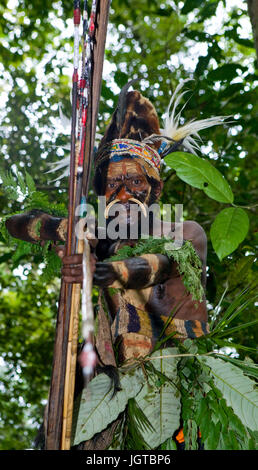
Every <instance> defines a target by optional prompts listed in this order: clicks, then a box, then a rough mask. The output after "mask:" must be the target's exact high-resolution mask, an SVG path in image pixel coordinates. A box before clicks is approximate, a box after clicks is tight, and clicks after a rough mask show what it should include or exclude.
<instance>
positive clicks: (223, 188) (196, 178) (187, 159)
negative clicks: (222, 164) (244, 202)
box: [164, 152, 234, 204]
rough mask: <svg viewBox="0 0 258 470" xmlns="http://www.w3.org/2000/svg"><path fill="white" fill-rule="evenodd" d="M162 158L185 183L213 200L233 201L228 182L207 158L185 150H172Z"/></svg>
mask: <svg viewBox="0 0 258 470" xmlns="http://www.w3.org/2000/svg"><path fill="white" fill-rule="evenodd" d="M164 160H165V162H166V164H167V165H168V166H169V167H171V168H173V169H174V170H176V173H177V176H178V177H179V178H180V179H181V180H183V181H185V183H188V184H190V185H191V186H193V187H194V188H198V189H202V190H203V191H204V193H205V194H207V196H209V197H210V198H212V199H215V201H219V202H227V203H230V204H232V203H233V200H234V196H233V193H232V190H231V188H230V186H229V184H228V182H227V181H226V180H225V178H224V176H223V175H222V174H221V173H220V172H219V171H218V170H217V169H216V168H214V167H213V166H212V165H211V163H210V162H209V161H208V160H203V159H202V158H200V157H197V156H196V155H193V154H191V153H186V152H173V153H172V154H170V155H168V156H167V157H165V158H164Z"/></svg>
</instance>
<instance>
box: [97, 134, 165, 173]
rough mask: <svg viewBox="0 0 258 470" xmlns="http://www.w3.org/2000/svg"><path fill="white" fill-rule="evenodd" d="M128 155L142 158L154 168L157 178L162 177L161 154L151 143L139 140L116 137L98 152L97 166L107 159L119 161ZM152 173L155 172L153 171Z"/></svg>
mask: <svg viewBox="0 0 258 470" xmlns="http://www.w3.org/2000/svg"><path fill="white" fill-rule="evenodd" d="M126 156H129V158H130V157H131V158H140V159H142V160H143V161H144V162H145V163H147V165H149V167H151V168H152V169H153V170H154V172H155V173H156V178H158V179H160V175H159V172H160V162H161V158H160V155H159V154H158V152H157V151H156V150H154V149H153V148H152V147H150V146H149V145H147V144H145V143H143V142H139V141H137V140H131V139H114V140H112V141H111V142H108V143H107V144H105V145H104V146H103V147H101V148H100V149H99V151H98V152H97V155H96V158H95V167H98V166H99V165H101V163H103V162H104V161H105V160H109V161H111V162H112V161H113V162H114V161H116V162H117V161H119V160H121V159H122V158H123V157H126ZM144 167H145V168H146V165H144ZM151 168H150V170H151ZM147 171H148V170H147ZM151 173H153V171H152V172H151Z"/></svg>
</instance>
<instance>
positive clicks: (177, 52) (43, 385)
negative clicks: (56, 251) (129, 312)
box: [0, 0, 257, 449]
mask: <svg viewBox="0 0 258 470" xmlns="http://www.w3.org/2000/svg"><path fill="white" fill-rule="evenodd" d="M72 10H73V4H72V2H68V1H67V0H65V1H62V2H60V1H56V2H50V1H49V0H47V1H45V2H44V3H43V4H42V3H37V2H34V3H28V2H25V1H19V2H18V1H17V0H4V1H3V2H2V3H1V6H0V11H1V15H0V34H1V39H2V41H1V45H0V54H1V65H0V88H1V95H2V97H1V106H0V116H1V125H0V145H1V155H2V158H1V170H2V171H1V175H3V178H2V177H1V180H3V179H4V178H5V175H6V174H7V173H8V175H9V178H10V179H9V183H10V184H9V186H8V184H7V182H6V181H3V184H2V186H1V189H0V211H1V215H2V216H3V218H5V217H6V216H7V215H8V214H11V213H16V212H20V211H22V210H25V209H27V207H28V206H26V204H27V203H32V204H36V203H38V204H43V202H45V204H46V206H47V207H48V208H50V206H52V207H53V206H56V205H57V204H58V207H59V208H60V210H63V207H65V206H66V205H67V181H66V180H63V182H61V181H55V182H53V181H52V177H50V176H49V175H48V174H46V171H47V170H48V169H49V167H48V163H51V162H54V161H58V159H59V158H61V157H63V156H64V155H66V152H67V150H66V146H67V144H68V143H69V129H68V131H67V128H64V126H63V124H62V123H60V120H59V104H61V105H62V110H63V113H64V114H65V115H66V116H70V86H71V68H72V65H71V64H72V28H71V25H72ZM256 60H257V59H256V54H255V49H254V43H253V37H252V33H251V27H250V20H249V17H248V12H247V4H246V3H245V2H241V1H238V2H233V1H230V0H223V1H222V0H221V1H219V2H217V1H213V0H208V1H205V2H204V1H199V0H198V1H196V0H186V1H180V0H174V1H164V2H163V3H160V2H158V1H156V0H151V1H149V0H141V2H139V1H136V0H131V1H127V0H123V1H118V0H113V1H112V6H111V14H110V23H109V35H108V42H107V48H106V62H105V68H104V81H103V86H102V94H101V101H100V112H99V121H98V126H99V128H98V131H99V132H100V133H101V132H102V131H103V129H104V128H105V126H106V125H107V123H108V120H109V118H110V115H111V112H112V111H113V109H114V106H115V104H116V102H117V96H118V93H119V90H120V88H121V87H122V86H123V85H124V84H125V83H126V82H127V81H128V79H131V78H136V77H141V81H140V83H139V86H140V88H141V90H142V93H143V94H144V95H145V96H147V97H148V98H149V99H151V101H152V102H153V103H154V105H155V106H156V109H157V110H158V113H159V116H160V119H161V122H162V115H163V113H164V112H165V110H166V108H167V105H168V102H169V99H170V96H171V94H172V92H173V91H174V89H175V87H176V85H177V84H178V83H179V82H180V81H181V80H183V79H189V78H191V79H192V81H189V82H187V88H188V89H189V93H187V94H186V95H184V98H183V104H184V105H185V107H184V108H183V110H182V115H181V120H182V122H184V121H189V120H191V119H204V118H208V117H210V116H216V115H223V116H229V119H228V120H227V124H225V125H223V126H218V127H216V128H211V129H207V130H206V131H205V132H203V133H202V142H201V152H199V153H198V155H197V156H196V157H195V158H192V156H191V159H190V156H189V155H188V154H186V153H183V155H182V153H181V154H173V155H169V156H168V157H167V164H166V165H164V167H163V170H162V171H163V180H164V189H163V193H162V199H161V203H162V204H166V203H170V204H172V205H174V204H176V203H180V204H183V206H184V218H185V219H191V220H196V221H197V222H198V223H200V225H202V227H203V228H204V229H205V231H206V233H207V237H208V260H207V305H208V310H209V317H210V324H211V327H212V331H211V334H210V336H209V338H207V339H206V340H204V339H203V340H198V341H197V342H196V341H194V342H193V343H191V344H190V343H187V344H186V345H181V346H180V345H178V346H177V348H178V349H177V353H178V354H180V355H181V354H191V356H180V357H178V358H175V359H173V358H172V359H171V363H169V365H168V366H166V367H167V369H169V370H167V369H166V374H165V373H164V374H163V375H161V373H160V370H159V368H160V367H161V365H160V362H158V361H159V360H156V361H146V362H145V363H144V368H145V370H146V373H147V375H148V377H149V383H150V388H151V387H152V392H151V390H150V391H147V393H153V396H156V395H157V393H156V392H157V390H158V389H159V387H161V388H162V387H163V389H162V390H164V394H165V393H168V391H169V393H170V394H174V395H173V396H174V400H175V402H174V403H175V410H181V419H183V424H184V428H185V435H186V445H187V447H188V448H193V446H195V445H196V439H195V437H196V433H197V429H198V428H200V430H201V434H202V438H203V439H204V441H205V442H204V443H205V446H206V448H228V449H229V448H249V447H251V448H252V447H253V446H254V436H253V428H252V423H253V421H252V418H251V411H252V410H253V408H252V407H253V399H252V393H253V392H252V390H251V385H250V383H253V381H254V370H256V369H255V366H254V364H253V362H252V361H256V359H257V355H256V352H255V347H256V344H257V327H256V326H257V325H256V324H255V323H253V322H254V318H255V300H256V299H255V297H254V295H253V291H254V289H255V285H254V282H255V278H256V273H257V265H256V263H255V261H256V258H255V256H256V245H257V237H256V235H257V232H256V229H255V222H256V219H255V210H256V207H255V204H256V194H257V189H256V180H257V170H256V165H255V162H256V154H257V139H256V133H257V119H256V105H255V103H256V102H257V92H256V85H257V73H256ZM195 163H196V164H195ZM189 164H190V170H191V171H190V173H189V171H187V172H186V167H187V165H188V169H189ZM208 168H209V169H208ZM200 170H203V171H204V173H205V179H202V178H203V173H202V172H201V171H200ZM216 170H217V171H219V174H220V175H222V176H217V178H216V176H215V172H216ZM196 172H198V175H197V176H196ZM21 174H22V175H23V177H21ZM15 175H16V178H19V177H20V180H19V181H18V184H17V182H16V181H17V180H16V179H15V180H13V178H15ZM19 175H20V176H19ZM28 175H29V176H28ZM207 178H209V179H208V180H207ZM221 178H222V179H221ZM32 180H33V181H34V182H35V188H36V191H35V190H34V189H35V188H34V189H33V184H34V183H32ZM197 180H198V184H196V181H197ZM14 181H15V183H14ZM24 181H25V186H24V184H23V183H22V182H24ZM214 181H216V184H214ZM204 183H208V186H207V185H204ZM15 185H16V193H15V194H14V193H13V194H11V193H10V192H9V193H8V192H6V188H7V187H9V188H11V187H12V188H14V187H15ZM29 187H30V189H29V190H28V188H29ZM22 190H24V191H25V192H23V193H22ZM28 191H29V192H28ZM209 191H211V192H212V194H213V195H212V194H211V193H209ZM29 193H30V195H31V194H32V193H34V194H33V197H32V198H30V197H29ZM215 193H216V194H217V197H214V194H215ZM218 193H219V194H220V197H218ZM39 194H41V196H39ZM221 194H223V196H222V199H221ZM37 197H38V200H37ZM90 198H91V201H92V202H93V203H94V202H95V200H94V195H93V193H92V192H91V193H90ZM39 199H40V200H39ZM33 201H34V202H33ZM36 205H37V204H36ZM59 205H60V206H59ZM34 207H35V205H34ZM55 208H57V206H56V207H55ZM49 210H50V209H49ZM9 242H10V244H8V243H9ZM9 242H8V240H7V238H6V234H3V235H2V236H1V239H0V263H1V271H0V285H1V293H0V315H1V328H0V349H1V356H2V361H1V363H0V367H1V381H2V385H1V388H0V397H1V398H0V400H1V415H0V428H1V433H0V434H1V438H0V448H2V449H24V448H28V447H31V446H32V439H33V437H34V436H35V435H36V429H37V427H38V426H39V424H40V422H41V421H42V416H43V408H44V405H45V403H46V399H47V394H48V386H49V382H50V374H51V364H52V353H53V342H54V329H55V317H56V305H57V301H58V288H59V267H57V266H56V264H55V263H56V259H54V260H53V259H52V260H50V259H49V258H51V256H52V255H50V254H49V253H50V250H48V248H49V246H46V247H44V248H43V247H36V246H35V247H34V248H33V249H32V248H31V245H26V244H25V243H24V244H20V243H19V242H16V241H15V240H10V239H9ZM51 261H52V266H53V270H52V272H51V277H48V279H45V281H44V282H43V278H42V271H45V267H46V262H47V263H48V264H50V265H51ZM54 266H55V267H54ZM54 269H57V272H55V271H54ZM55 274H57V275H56V276H55ZM248 286H251V288H249V289H248V288H247V287H248ZM245 326H246V327H245ZM222 327H223V328H222ZM206 341H207V342H208V343H207V344H208V346H207V344H206ZM196 343H197V344H196ZM185 348H186V349H185ZM191 348H193V349H191ZM196 348H197V349H196ZM219 348H223V349H221V350H220V353H222V352H223V354H224V355H223V356H219V357H215V356H214V355H213V354H209V355H207V354H208V353H210V352H211V351H213V350H214V349H217V350H219ZM162 354H163V353H162ZM164 354H165V353H164ZM174 354H175V351H174ZM197 354H199V356H198V355H197ZM201 354H205V355H204V356H200V355H201ZM162 361H163V360H162ZM155 362H156V363H157V365H156V367H155ZM163 362H164V361H163ZM151 364H152V365H151ZM175 364H176V366H175ZM175 367H176V369H175ZM153 368H155V370H154V369H153ZM175 370H176V372H175ZM236 371H237V372H238V375H237V377H238V378H237V381H236V383H237V386H238V387H237V389H238V390H241V389H242V387H243V394H242V395H241V397H239V394H238V395H234V393H235V391H233V389H232V384H233V382H234V380H235V377H236ZM241 371H242V372H241ZM121 373H122V372H121ZM135 373H136V372H135ZM223 374H226V376H227V377H228V381H226V382H225V380H224V375H223ZM156 375H157V376H158V378H157V379H156V378H155V377H156ZM247 375H248V376H249V377H248V378H247V377H246V376H247ZM135 377H136V376H135ZM171 377H172V380H173V381H174V382H175V383H178V384H180V387H179V388H180V390H179V392H176V391H175V389H174V388H173V387H172V385H171ZM98 380H100V379H98ZM102 380H103V379H102ZM124 380H126V379H124ZM137 380H139V384H140V388H139V395H137V397H138V399H136V398H137V397H136V395H135V396H133V395H132V396H131V395H130V396H128V400H127V402H126V398H124V402H123V403H124V405H123V406H125V408H124V410H125V411H126V412H128V413H129V417H130V419H129V421H127V422H129V423H131V424H132V426H131V427H130V426H129V427H128V429H129V430H130V429H131V431H132V432H129V433H127V434H126V435H125V433H124V430H125V428H124V427H123V425H121V427H120V429H119V431H120V433H121V435H122V436H123V442H124V445H127V446H133V445H135V444H133V442H134V443H135V440H137V439H136V436H135V428H136V426H135V420H136V422H137V423H138V425H139V434H138V443H139V442H141V440H142V441H144V442H147V443H148V442H149V443H150V442H151V441H149V439H150V437H149V435H150V428H151V426H150V424H151V425H152V427H155V422H154V421H153V422H152V421H151V419H152V414H151V413H152V411H151V409H150V410H149V411H150V415H149V414H148V409H147V406H146V402H145V401H144V398H145V397H146V395H144V394H145V391H144V392H142V390H143V388H142V382H141V381H140V379H139V378H138V376H137V379H135V381H137ZM121 381H122V377H121ZM153 381H154V385H153ZM249 381H250V382H249ZM137 383H138V382H137ZM196 383H198V384H200V383H201V384H202V385H200V387H194V386H193V385H194V384H196ZM249 385H250V386H249ZM106 386H107V383H106ZM155 387H156V388H155ZM157 387H158V388H157ZM136 389H137V386H136ZM177 390H178V389H177ZM162 393H163V391H162ZM195 394H196V396H195ZM179 396H180V404H179ZM243 396H250V403H249V401H248V400H245V399H244V398H243ZM125 402H126V403H125ZM111 403H112V400H111ZM218 403H220V404H222V406H219V407H218ZM233 403H237V404H238V405H237V408H234V407H233ZM247 403H248V404H247ZM111 406H112V405H111ZM119 409H120V408H119ZM135 410H136V413H135ZM241 410H243V413H244V414H241ZM137 411H138V412H137ZM121 413H123V411H122V410H121ZM145 413H146V414H145ZM177 413H179V411H177ZM218 413H219V414H218ZM144 416H145V418H144ZM175 416H178V414H176V411H175ZM111 417H112V416H111V415H109V417H107V418H106V421H105V423H104V422H103V426H106V425H107V423H108V421H109V420H110V419H111ZM168 419H169V420H170V419H171V426H172V428H173V426H175V425H176V424H175V423H174V424H173V423H172V417H170V416H169V417H168ZM227 426H228V429H229V431H230V432H229V433H223V430H224V429H226V428H227ZM172 428H171V429H172ZM133 431H134V432H133ZM208 431H209V432H208ZM93 432H95V431H94V430H93ZM162 436H163V437H164V436H165V430H164V431H163V430H162ZM170 437H171V436H168V438H167V440H165V441H163V443H160V445H161V446H165V447H166V446H168V447H169V446H173V444H171V443H172V441H171V439H170ZM164 439H165V437H164ZM115 445H116V443H115V442H114V443H113V446H115ZM151 445H152V444H151ZM158 445H159V444H158Z"/></svg>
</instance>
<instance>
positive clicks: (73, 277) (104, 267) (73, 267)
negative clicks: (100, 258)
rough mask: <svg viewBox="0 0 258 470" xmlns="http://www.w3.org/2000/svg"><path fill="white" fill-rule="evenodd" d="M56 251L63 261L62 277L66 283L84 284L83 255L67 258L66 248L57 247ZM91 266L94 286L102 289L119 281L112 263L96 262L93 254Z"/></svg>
mask: <svg viewBox="0 0 258 470" xmlns="http://www.w3.org/2000/svg"><path fill="white" fill-rule="evenodd" d="M55 250H56V252H57V254H58V256H59V257H60V258H61V259H62V263H63V267H62V276H63V280H64V282H68V283H75V284H79V283H82V282H83V270H82V254H79V255H78V254H76V255H71V256H66V255H65V247H64V246H57V247H55ZM90 265H91V273H92V275H93V284H95V285H97V286H100V287H107V286H109V285H111V284H112V283H113V282H114V281H115V280H116V279H117V274H116V272H115V270H114V268H113V266H112V263H101V262H96V257H95V255H94V254H91V257H90Z"/></svg>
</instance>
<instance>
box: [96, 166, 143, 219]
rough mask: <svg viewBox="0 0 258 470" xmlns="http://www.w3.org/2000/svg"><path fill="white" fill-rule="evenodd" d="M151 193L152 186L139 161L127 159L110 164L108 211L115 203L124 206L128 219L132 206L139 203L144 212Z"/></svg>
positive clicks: (106, 193) (107, 187)
mask: <svg viewBox="0 0 258 470" xmlns="http://www.w3.org/2000/svg"><path fill="white" fill-rule="evenodd" d="M150 193H151V185H150V184H149V182H148V180H147V178H146V176H145V173H144V170H143V168H142V167H141V165H140V164H139V163H138V162H137V161H135V160H131V159H126V158H125V159H123V160H121V161H120V162H111V163H110V164H109V167H108V172H107V178H106V191H105V196H106V200H107V209H108V208H109V207H110V205H112V203H115V201H116V203H120V204H123V205H124V206H125V208H126V210H127V219H128V214H129V211H130V205H131V204H137V203H138V204H139V206H141V208H142V210H143V211H144V205H145V206H147V205H148V202H149V197H150ZM106 216H108V213H107V214H106ZM128 222H129V220H127V223H128Z"/></svg>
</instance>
